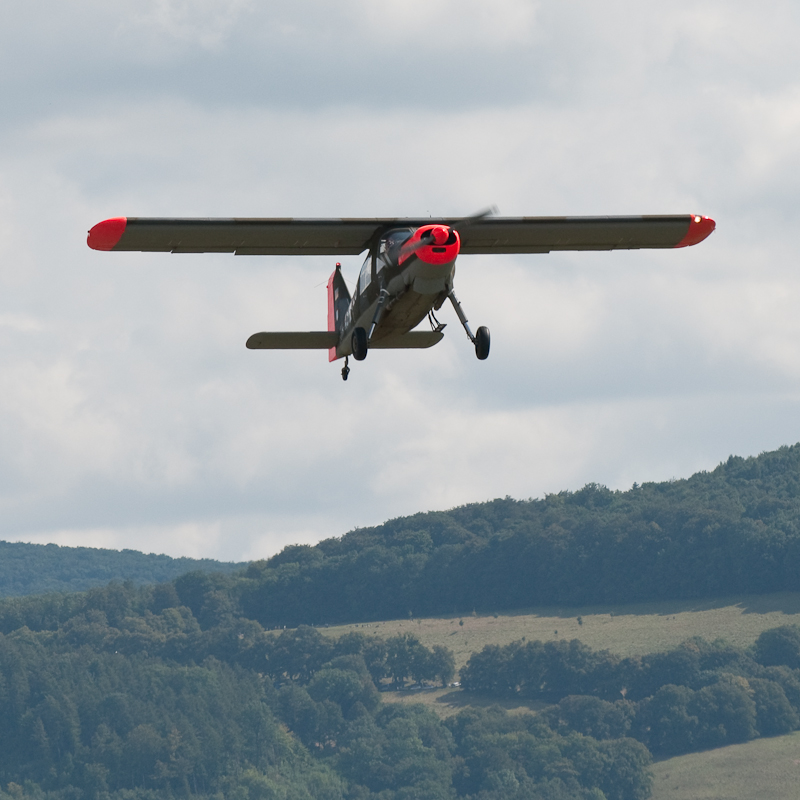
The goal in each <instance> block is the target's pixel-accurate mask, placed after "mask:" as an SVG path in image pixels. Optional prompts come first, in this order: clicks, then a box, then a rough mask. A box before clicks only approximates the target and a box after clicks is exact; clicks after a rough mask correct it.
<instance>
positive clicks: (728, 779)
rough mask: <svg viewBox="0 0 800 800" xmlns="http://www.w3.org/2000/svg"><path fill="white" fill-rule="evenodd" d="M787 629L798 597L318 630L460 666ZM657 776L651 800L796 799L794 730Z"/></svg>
mask: <svg viewBox="0 0 800 800" xmlns="http://www.w3.org/2000/svg"><path fill="white" fill-rule="evenodd" d="M578 617H581V622H582V624H579V622H578ZM461 622H463V623H464V624H463V625H462V624H460V623H461ZM788 623H794V624H798V625H800V593H790V592H784V593H780V594H772V595H746V596H745V595H740V596H736V597H726V598H719V599H716V600H702V601H684V602H665V603H642V604H640V605H631V606H594V607H583V608H536V609H527V610H524V611H519V612H516V613H512V614H508V613H506V614H498V615H497V616H495V615H493V614H488V615H486V614H480V615H475V616H463V617H445V618H432V619H419V620H416V619H414V620H407V619H406V620H392V621H387V622H377V623H375V622H373V623H365V624H361V625H343V626H339V627H335V628H327V629H324V631H325V633H328V634H330V635H333V636H338V635H341V634H342V633H345V632H347V631H351V630H356V631H361V632H363V633H373V634H378V635H380V636H392V635H394V634H396V633H404V632H406V633H413V634H414V635H416V636H417V637H418V638H419V639H420V641H421V642H422V643H423V644H425V645H426V646H428V647H430V646H432V645H434V644H444V645H446V646H447V647H449V648H450V649H451V650H452V651H453V652H454V654H455V657H456V666H457V668H460V667H462V666H463V665H464V664H465V663H466V662H467V659H468V658H469V656H470V655H471V654H472V653H473V652H476V651H478V650H481V649H482V648H483V647H484V646H485V645H487V644H500V645H502V644H508V643H509V642H513V641H515V640H517V639H523V638H525V639H529V640H530V639H540V640H544V641H547V640H554V639H580V640H581V641H582V642H584V643H585V644H587V645H589V646H590V647H593V648H595V649H608V650H611V651H612V652H614V653H618V654H620V655H637V654H638V655H643V654H645V653H654V652H658V651H663V650H668V649H670V648H672V647H675V646H676V645H678V644H680V643H681V642H682V641H685V640H686V639H688V638H690V637H692V636H701V637H702V638H704V639H707V640H709V641H714V640H715V639H724V640H726V641H728V642H730V643H731V644H734V645H736V646H738V647H747V646H749V645H751V644H752V643H753V642H754V641H755V640H756V638H757V637H758V635H759V634H760V633H761V632H762V631H764V630H767V629H768V628H774V627H776V626H778V625H785V624H788ZM382 699H383V700H384V702H414V703H423V704H425V705H427V706H428V707H430V708H432V709H434V710H435V711H436V712H437V713H438V714H440V715H441V716H449V715H451V714H454V713H457V712H458V711H459V710H461V709H462V708H464V707H466V706H482V705H492V704H495V703H497V701H496V700H495V699H493V698H483V697H480V696H476V695H474V694H467V693H466V692H461V691H460V690H459V689H423V690H421V691H406V692H385V693H383V694H382ZM499 705H502V706H503V707H504V708H506V709H508V710H510V711H515V710H519V711H523V710H535V708H536V706H526V705H524V704H520V703H517V702H515V701H505V702H500V703H499ZM653 772H654V775H655V784H654V788H653V795H652V798H651V800H753V798H757V800H793V799H794V798H800V732H798V733H795V734H791V735H789V736H780V737H775V738H771V739H757V740H755V741H753V742H748V743H747V744H741V745H733V746H731V747H724V748H720V749H718V750H710V751H707V752H704V753H692V754H690V755H687V756H680V757H678V758H672V759H669V760H666V761H661V762H658V763H656V764H655V765H654V768H653Z"/></svg>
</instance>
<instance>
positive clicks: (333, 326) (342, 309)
mask: <svg viewBox="0 0 800 800" xmlns="http://www.w3.org/2000/svg"><path fill="white" fill-rule="evenodd" d="M349 307H350V292H349V290H348V288H347V284H346V283H345V282H344V278H343V277H342V265H341V264H339V263H338V262H337V264H336V269H335V270H334V271H333V274H332V275H331V277H330V278H329V279H328V330H329V331H336V333H339V332H341V330H342V328H344V318H345V314H347V309H348V308H349ZM336 358H337V355H336V348H335V347H331V349H330V350H328V361H336Z"/></svg>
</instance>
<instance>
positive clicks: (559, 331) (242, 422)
mask: <svg viewBox="0 0 800 800" xmlns="http://www.w3.org/2000/svg"><path fill="white" fill-rule="evenodd" d="M6 5H7V6H8V7H7V8H6V7H4V9H3V25H2V26H0V375H1V376H2V387H1V389H0V538H3V539H6V540H8V541H30V542H56V543H58V544H69V545H79V544H80V545H91V546H102V547H114V548H125V547H128V548H133V549H138V550H144V551H146V552H163V553H168V554H170V555H173V556H179V555H187V556H205V557H214V558H220V559H225V560H244V559H252V558H261V557H266V556H269V555H271V554H273V553H275V552H277V551H278V550H280V549H281V548H282V547H283V546H284V545H286V544H288V543H292V542H316V541H318V540H320V539H322V538H325V537H328V536H334V535H341V534H343V533H345V532H347V531H348V530H350V529H352V528H354V527H357V526H362V525H372V524H377V523H380V522H382V521H384V520H386V519H389V518H392V517H396V516H399V515H404V514H410V513H414V512H416V511H422V510H432V509H444V508H450V507H453V506H455V505H461V504H464V503H468V502H473V501H482V500H487V499H491V498H494V497H498V496H505V495H511V496H512V497H516V498H529V497H542V496H543V495H544V494H545V493H549V492H557V491H560V490H563V489H570V490H575V489H578V488H580V487H581V486H583V485H584V484H585V483H587V482H597V483H602V484H605V485H606V486H609V487H611V488H614V489H627V488H629V487H630V485H631V484H632V483H633V482H634V481H638V482H640V483H641V482H644V481H661V480H668V479H670V478H680V477H687V476H689V475H690V474H692V473H693V472H696V471H698V470H703V469H713V468H714V467H715V466H716V465H717V464H718V463H719V462H720V461H722V460H724V459H726V458H727V457H728V456H729V455H730V454H737V455H745V456H746V455H755V454H757V453H759V452H762V451H764V450H771V449H774V448H777V447H779V446H780V445H783V444H793V443H795V442H797V441H798V440H799V439H800V315H799V314H798V306H800V270H799V269H798V266H799V265H798V245H800V224H799V223H800V202H799V201H800V49H798V47H797V39H798V35H799V34H800V6H798V4H797V3H796V2H787V1H783V2H782V1H781V0H775V2H773V3H771V4H770V6H769V13H765V12H764V8H763V7H761V6H758V5H757V4H754V3H752V2H747V3H745V2H742V1H741V0H724V2H722V1H721V0H720V1H719V2H710V1H708V0H691V2H688V1H687V2H675V1H674V0H662V2H660V3H640V2H633V0H626V1H625V2H622V1H621V0H606V1H605V2H603V3H598V2H596V0H561V2H555V0H550V1H549V2H535V1H534V0H494V2H492V3H487V2H485V1H482V2H477V1H473V0H458V1H457V0H424V2H422V1H421V0H419V1H418V0H402V2H401V1H400V0H392V1H390V2H381V1H380V0H378V1H377V2H376V0H339V1H338V2H336V3H331V2H323V1H322V0H292V2H287V1H282V2H259V1H258V0H227V2H226V1H225V0H192V1H191V2H190V0H138V2H136V3H130V2H120V1H118V0H71V1H70V2H61V3H59V2H55V0H28V2H26V3H24V4H23V3H14V4H6ZM490 204H495V205H497V206H498V207H499V209H500V212H501V214H503V215H509V216H513V215H538V214H543V215H549V214H553V215H562V214H570V215H572V214H659V213H700V214H708V215H710V216H712V217H714V218H715V219H716V220H717V231H716V232H715V233H714V234H713V235H712V236H711V237H710V238H709V239H708V240H707V241H705V242H703V243H702V244H700V245H699V246H697V247H693V248H689V249H684V250H675V251H641V252H636V251H631V252H615V253H562V254H550V255H529V256H464V257H461V258H460V259H459V262H458V272H457V277H456V288H457V291H458V294H459V298H460V299H461V301H462V304H463V306H464V308H465V310H466V312H467V315H468V317H469V319H470V321H471V323H472V324H473V326H474V327H477V326H478V325H486V326H488V327H489V328H490V329H491V332H492V353H491V356H490V358H489V359H488V361H486V362H479V361H478V360H477V359H476V358H475V355H474V350H473V348H472V346H471V345H470V343H469V341H468V340H467V338H466V336H465V335H464V332H463V330H462V329H461V327H460V326H459V324H458V321H457V319H456V317H455V314H454V312H453V311H452V308H450V307H449V305H448V306H447V307H446V308H443V309H442V312H441V314H440V319H441V320H442V321H443V322H446V323H448V328H447V331H446V335H445V339H444V340H443V341H442V343H440V344H439V345H437V346H436V347H435V348H433V349H431V350H428V351H419V352H379V351H375V352H373V353H371V354H370V356H369V358H368V359H367V360H366V361H365V362H364V363H358V364H353V365H352V366H353V370H352V374H351V376H350V380H349V381H348V382H347V383H344V382H343V381H342V380H341V378H340V375H339V368H340V365H339V364H329V363H328V361H327V354H326V353H324V352H322V351H312V352H300V353H292V352H289V353H285V352H284V353H280V352H263V351H262V352H258V351H256V352H251V351H248V350H246V349H245V347H244V342H245V340H246V339H247V337H248V336H249V335H250V334H252V333H255V332H257V331H262V330H321V329H324V328H325V327H326V314H327V311H326V309H327V301H326V290H325V284H326V281H327V278H328V276H329V274H330V273H331V271H332V268H333V265H334V261H335V259H332V258H319V257H306V258H278V257H274V258H268V257H262V258H259V257H252V258H248V257H241V258H236V257H234V256H231V255H170V254H142V253H99V252H94V251H91V250H89V249H88V248H87V247H86V231H87V230H88V229H89V228H90V227H91V226H92V225H93V224H95V223H96V222H98V221H100V220H102V219H105V218H107V217H113V216H160V215H163V216H279V217H287V216H299V217H315V216H320V217H324V216H334V217H340V216H406V215H408V216H411V215H424V214H430V215H434V216H435V215H462V214H463V215H467V214H470V213H473V212H475V211H477V210H479V209H482V208H484V207H486V206H487V205H490ZM360 261H361V259H360V258H357V257H353V258H347V259H345V261H344V263H343V269H344V273H345V276H346V277H347V278H348V280H349V281H351V282H352V280H353V278H354V277H355V276H356V275H357V273H358V268H359V266H360Z"/></svg>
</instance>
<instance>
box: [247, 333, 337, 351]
mask: <svg viewBox="0 0 800 800" xmlns="http://www.w3.org/2000/svg"><path fill="white" fill-rule="evenodd" d="M338 342H339V334H338V333H336V332H335V331H302V332H301V331H297V332H294V331H291V332H288V333H254V334H253V335H252V336H251V337H250V338H249V339H248V340H247V347H248V349H250V350H328V349H329V348H331V347H336V345H337V344H338Z"/></svg>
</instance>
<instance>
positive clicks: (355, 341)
mask: <svg viewBox="0 0 800 800" xmlns="http://www.w3.org/2000/svg"><path fill="white" fill-rule="evenodd" d="M350 344H351V346H352V348H353V358H354V359H355V360H356V361H363V360H364V359H365V358H366V357H367V332H366V331H365V330H364V329H363V328H356V329H355V330H354V331H353V337H352V339H351V340H350ZM484 358H485V356H484Z"/></svg>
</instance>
